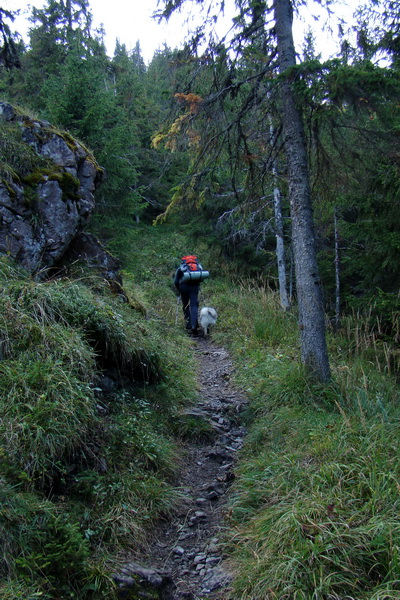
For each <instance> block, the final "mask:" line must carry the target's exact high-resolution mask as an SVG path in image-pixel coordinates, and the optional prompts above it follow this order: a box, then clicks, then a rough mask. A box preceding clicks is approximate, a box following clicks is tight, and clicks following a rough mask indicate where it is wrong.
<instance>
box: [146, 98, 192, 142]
mask: <svg viewBox="0 0 400 600" xmlns="http://www.w3.org/2000/svg"><path fill="white" fill-rule="evenodd" d="M174 97H175V98H176V99H177V100H178V102H180V103H182V104H184V105H185V108H186V111H185V113H184V114H183V115H181V116H179V117H178V118H177V119H175V121H174V122H173V123H172V125H171V126H170V127H169V129H168V130H167V131H165V132H158V133H156V135H155V136H154V137H153V139H152V143H151V145H152V147H153V148H158V147H159V146H160V145H161V144H164V147H165V148H167V149H168V150H170V151H171V152H175V151H176V150H177V149H178V140H179V138H180V137H181V136H182V135H184V136H186V137H187V139H188V144H189V147H195V148H197V147H198V146H199V144H200V141H201V136H200V134H199V133H198V131H196V129H195V128H194V126H193V123H194V117H195V116H196V115H197V113H198V112H199V108H200V105H201V103H202V102H203V98H202V97H201V96H198V95H197V94H182V93H179V94H175V96H174Z"/></svg>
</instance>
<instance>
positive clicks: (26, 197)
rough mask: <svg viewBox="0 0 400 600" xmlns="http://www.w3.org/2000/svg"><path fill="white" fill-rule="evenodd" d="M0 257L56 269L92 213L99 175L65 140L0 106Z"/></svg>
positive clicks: (30, 267)
mask: <svg viewBox="0 0 400 600" xmlns="http://www.w3.org/2000/svg"><path fill="white" fill-rule="evenodd" d="M0 130H1V135H0V150H1V152H0V154H1V159H0V161H2V162H0V253H4V254H8V255H9V256H11V257H12V258H14V259H15V260H16V261H17V262H19V263H20V264H22V265H23V266H24V267H25V268H26V269H27V270H28V271H30V272H32V273H36V272H38V271H40V270H41V269H46V268H48V267H51V266H53V265H55V264H57V263H58V262H59V261H60V259H61V258H62V257H63V255H64V254H65V252H66V250H67V249H68V248H69V246H70V243H71V241H72V240H73V239H74V238H75V237H76V236H77V235H78V234H79V233H80V232H81V231H82V229H83V228H84V227H85V225H86V224H87V222H88V220H89V218H90V215H91V214H92V212H93V209H94V206H95V202H94V195H93V194H94V191H95V189H96V188H97V186H98V185H99V184H100V182H101V180H102V176H103V171H102V169H101V168H100V167H99V165H98V164H97V163H96V161H95V159H94V157H93V156H92V155H91V154H90V153H89V151H88V150H87V149H86V148H84V147H83V146H82V144H80V143H79V142H78V141H77V140H75V139H74V138H72V137H71V136H70V135H69V134H67V133H64V132H61V131H58V130H57V129H55V128H54V127H52V126H51V125H50V124H49V123H47V122H45V121H39V120H36V119H33V118H31V117H28V116H26V115H23V114H20V113H19V112H18V111H17V109H16V108H14V107H13V106H11V105H10V104H7V103H4V102H0Z"/></svg>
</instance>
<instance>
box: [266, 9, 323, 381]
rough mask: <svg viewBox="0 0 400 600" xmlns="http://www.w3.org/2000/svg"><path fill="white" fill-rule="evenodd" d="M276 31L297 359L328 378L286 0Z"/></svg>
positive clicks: (276, 12) (277, 14) (277, 11)
mask: <svg viewBox="0 0 400 600" xmlns="http://www.w3.org/2000/svg"><path fill="white" fill-rule="evenodd" d="M274 17H275V32H276V37H277V48H278V57H279V70H280V73H281V74H282V75H283V78H282V83H281V86H282V117H283V118H282V121H283V135H284V144H285V153H286V158H287V164H288V179H289V200H290V210H291V217H292V236H293V253H294V261H295V273H296V290H297V300H298V307H299V327H300V339H301V358H302V361H303V363H304V364H305V365H306V367H307V368H309V369H310V370H311V371H312V372H313V374H314V375H315V376H316V378H317V379H318V380H319V381H327V380H328V379H329V377H330V370H329V360H328V351H327V346H326V335H325V314H324V308H323V300H322V289H321V281H320V278H319V274H318V266H317V253H316V243H315V233H314V223H313V215H312V206H311V192H310V183H309V174H308V164H307V151H306V143H305V135H304V125H303V121H302V117H301V113H300V110H299V109H298V107H297V105H296V99H295V95H294V91H293V89H292V85H291V76H290V68H291V67H293V66H295V64H296V58H295V49H294V43H293V34H292V4H291V1H290V0H274Z"/></svg>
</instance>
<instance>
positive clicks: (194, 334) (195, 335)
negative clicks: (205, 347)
mask: <svg viewBox="0 0 400 600" xmlns="http://www.w3.org/2000/svg"><path fill="white" fill-rule="evenodd" d="M192 335H193V336H194V337H197V336H198V335H199V332H198V331H197V329H192Z"/></svg>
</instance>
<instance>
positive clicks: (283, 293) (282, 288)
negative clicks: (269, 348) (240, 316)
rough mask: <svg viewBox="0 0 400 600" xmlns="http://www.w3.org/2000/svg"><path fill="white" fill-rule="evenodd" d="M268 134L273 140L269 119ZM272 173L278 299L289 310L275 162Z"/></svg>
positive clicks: (279, 194)
mask: <svg viewBox="0 0 400 600" xmlns="http://www.w3.org/2000/svg"><path fill="white" fill-rule="evenodd" d="M269 133H270V136H271V139H272V138H273V133H274V128H273V126H272V119H271V117H270V122H269ZM272 173H273V176H274V179H275V182H274V215H275V237H276V262H277V265H278V281H279V297H280V302H281V307H282V308H283V310H289V308H290V301H289V297H288V292H287V281H286V260H285V242H284V239H283V217H282V202H281V193H280V190H279V188H278V185H277V178H278V172H277V168H276V161H275V160H274V162H273V165H272Z"/></svg>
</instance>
